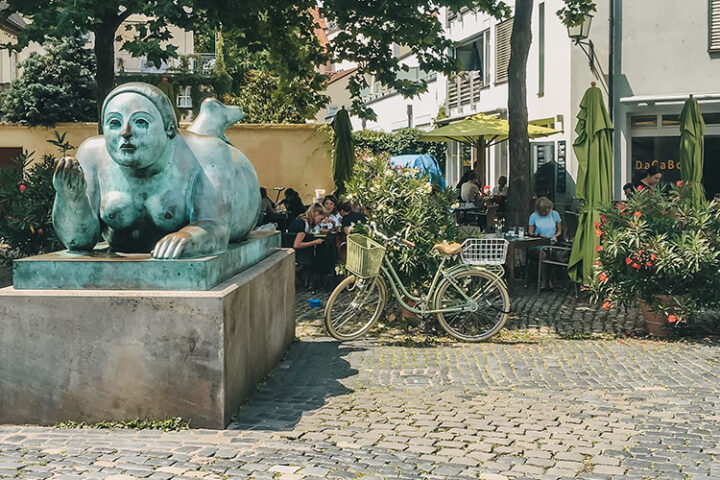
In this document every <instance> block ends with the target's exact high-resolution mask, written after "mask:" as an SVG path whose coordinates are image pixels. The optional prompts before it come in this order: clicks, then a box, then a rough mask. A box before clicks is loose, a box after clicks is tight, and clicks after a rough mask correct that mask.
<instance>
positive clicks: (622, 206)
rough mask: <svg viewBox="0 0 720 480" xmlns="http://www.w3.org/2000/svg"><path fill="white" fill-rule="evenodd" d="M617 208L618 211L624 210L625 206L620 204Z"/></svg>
mask: <svg viewBox="0 0 720 480" xmlns="http://www.w3.org/2000/svg"><path fill="white" fill-rule="evenodd" d="M616 206H617V209H618V210H622V209H624V208H625V204H624V203H623V202H618V203H617V205H616Z"/></svg>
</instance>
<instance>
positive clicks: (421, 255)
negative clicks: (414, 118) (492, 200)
mask: <svg viewBox="0 0 720 480" xmlns="http://www.w3.org/2000/svg"><path fill="white" fill-rule="evenodd" d="M388 159H389V156H388V155H377V156H375V155H372V154H362V153H361V154H358V155H357V158H356V160H355V169H354V173H353V176H352V178H351V179H350V180H349V181H348V183H347V195H346V199H347V200H348V201H351V202H358V203H360V205H361V206H362V207H363V208H365V209H367V210H368V214H369V215H368V218H369V220H370V221H373V222H375V223H376V224H377V228H378V230H380V231H381V232H383V233H385V234H386V235H388V236H391V235H394V234H395V233H397V232H400V231H403V230H406V229H407V237H406V238H407V239H408V240H411V241H412V242H414V243H415V244H416V247H415V248H413V249H390V251H388V255H392V259H393V265H394V266H395V268H396V270H397V271H398V274H399V275H400V277H401V279H402V280H403V282H405V284H406V285H411V286H413V287H420V286H422V285H423V284H425V283H428V282H429V281H430V280H431V279H432V275H433V274H434V273H435V270H436V269H437V266H438V264H439V258H438V257H437V256H435V255H433V254H432V253H431V249H432V247H433V245H434V244H435V243H439V242H442V241H446V240H449V241H452V240H454V239H456V238H457V233H458V230H457V224H456V223H455V220H454V218H453V217H452V215H451V213H450V209H451V205H452V203H453V202H454V201H455V195H456V194H455V192H454V190H451V189H448V190H441V189H440V188H439V187H437V186H433V185H432V184H431V183H430V182H429V178H428V176H423V175H420V174H419V172H418V170H417V169H413V168H396V169H393V168H391V167H390V166H389V163H388Z"/></svg>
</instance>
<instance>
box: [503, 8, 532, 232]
mask: <svg viewBox="0 0 720 480" xmlns="http://www.w3.org/2000/svg"><path fill="white" fill-rule="evenodd" d="M532 9H533V0H515V20H514V21H513V29H512V35H511V37H510V64H509V65H508V123H509V124H510V132H509V134H508V152H509V154H510V195H508V216H509V218H508V220H509V221H510V225H524V224H525V221H526V217H527V208H528V204H529V203H530V138H529V137H528V130H527V129H528V127H527V126H528V110H527V85H526V79H527V78H526V77H527V59H528V53H529V52H530V43H531V42H532V31H531V29H530V22H531V20H532Z"/></svg>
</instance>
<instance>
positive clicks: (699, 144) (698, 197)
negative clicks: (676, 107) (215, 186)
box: [678, 95, 705, 206]
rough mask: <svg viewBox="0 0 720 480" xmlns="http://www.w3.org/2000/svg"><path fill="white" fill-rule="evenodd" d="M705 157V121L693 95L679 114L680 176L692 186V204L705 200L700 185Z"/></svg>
mask: <svg viewBox="0 0 720 480" xmlns="http://www.w3.org/2000/svg"><path fill="white" fill-rule="evenodd" d="M704 157H705V121H704V120H703V117H702V114H701V113H700V105H698V102H697V100H696V99H695V98H693V96H692V95H691V96H690V98H688V99H687V101H686V102H685V106H683V109H682V113H681V114H680V155H679V157H678V159H679V161H680V178H681V179H682V181H683V182H686V183H688V184H690V185H691V186H692V198H693V204H695V205H696V206H697V205H699V204H700V203H702V202H703V201H705V192H704V190H703V186H702V174H703V163H704Z"/></svg>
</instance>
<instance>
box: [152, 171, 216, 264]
mask: <svg viewBox="0 0 720 480" xmlns="http://www.w3.org/2000/svg"><path fill="white" fill-rule="evenodd" d="M222 199H223V196H222V195H220V194H219V192H217V190H216V189H215V188H214V187H213V185H212V184H211V182H210V180H209V179H208V178H207V177H206V176H205V175H204V173H202V172H200V173H199V175H198V177H197V179H196V181H195V184H194V186H193V188H192V191H191V203H192V215H191V217H190V224H189V225H187V226H185V227H183V228H181V229H180V230H178V231H177V232H175V233H171V234H169V235H165V236H164V237H163V238H161V239H160V241H159V242H158V243H157V244H156V245H155V248H154V249H153V252H152V255H153V257H155V258H180V257H201V256H204V255H211V254H213V253H217V252H222V251H224V250H226V249H227V246H228V242H229V241H230V227H229V218H230V205H229V204H228V203H227V202H224V201H223V200H222Z"/></svg>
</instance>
